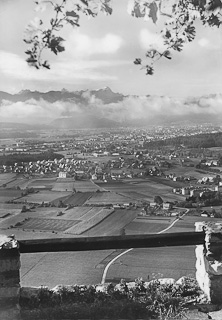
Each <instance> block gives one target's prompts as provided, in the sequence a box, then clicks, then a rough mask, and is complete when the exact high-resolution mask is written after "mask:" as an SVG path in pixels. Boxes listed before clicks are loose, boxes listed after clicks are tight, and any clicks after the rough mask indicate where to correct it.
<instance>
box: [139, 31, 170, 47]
mask: <svg viewBox="0 0 222 320" xmlns="http://www.w3.org/2000/svg"><path fill="white" fill-rule="evenodd" d="M139 42H140V45H141V47H142V48H143V49H146V50H148V49H152V48H155V49H157V50H160V51H161V50H164V40H163V38H162V37H161V35H160V34H156V33H153V32H151V31H149V30H148V29H141V30H140V33H139Z"/></svg>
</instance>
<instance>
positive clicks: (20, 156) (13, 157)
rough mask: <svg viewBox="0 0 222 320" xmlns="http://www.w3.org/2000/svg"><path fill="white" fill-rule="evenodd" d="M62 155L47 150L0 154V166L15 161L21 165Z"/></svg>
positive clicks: (9, 164) (59, 157)
mask: <svg viewBox="0 0 222 320" xmlns="http://www.w3.org/2000/svg"><path fill="white" fill-rule="evenodd" d="M61 158H63V155H61V154H58V153H54V152H51V151H50V150H49V151H46V152H42V153H36V154H32V153H14V154H9V155H3V156H0V166H2V165H5V166H13V165H14V164H15V163H17V164H18V165H22V164H23V163H27V162H36V161H42V160H54V159H61Z"/></svg>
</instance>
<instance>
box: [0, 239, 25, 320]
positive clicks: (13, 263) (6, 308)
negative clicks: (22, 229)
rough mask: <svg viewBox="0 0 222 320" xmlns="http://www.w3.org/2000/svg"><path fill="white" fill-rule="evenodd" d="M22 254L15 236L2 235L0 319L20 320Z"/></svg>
mask: <svg viewBox="0 0 222 320" xmlns="http://www.w3.org/2000/svg"><path fill="white" fill-rule="evenodd" d="M19 294H20V253H19V248H18V242H17V241H16V240H15V239H14V237H13V236H11V237H9V236H4V235H0V319H4V320H8V319H10V320H18V319H20V310H19Z"/></svg>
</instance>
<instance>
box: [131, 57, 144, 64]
mask: <svg viewBox="0 0 222 320" xmlns="http://www.w3.org/2000/svg"><path fill="white" fill-rule="evenodd" d="M141 62H142V60H141V59H140V58H136V59H135V60H134V61H133V63H134V64H141Z"/></svg>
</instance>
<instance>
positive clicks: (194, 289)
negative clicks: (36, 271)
mask: <svg viewBox="0 0 222 320" xmlns="http://www.w3.org/2000/svg"><path fill="white" fill-rule="evenodd" d="M202 294H203V293H202V291H201V290H200V288H199V287H198V285H197V282H196V280H195V279H191V278H188V277H185V278H184V281H183V283H182V284H181V283H174V284H161V283H160V281H159V280H152V281H150V282H149V283H145V282H144V281H143V280H142V279H140V278H139V279H136V280H135V283H134V285H133V286H129V284H127V283H126V282H125V281H124V280H121V282H120V284H119V285H117V286H115V285H113V284H112V283H111V284H109V285H108V286H106V287H105V288H104V290H102V291H100V290H98V287H97V286H92V285H90V286H78V285H74V286H59V287H58V288H57V290H49V289H48V288H47V287H42V288H40V290H39V291H38V294H37V295H34V296H30V297H22V296H21V298H20V306H21V314H22V319H24V320H26V319H27V320H31V319H36V320H37V319H41V320H42V319H95V320H96V319H169V318H170V317H171V318H172V317H180V316H182V315H184V314H185V313H186V311H187V306H188V304H189V303H190V302H191V301H192V303H194V302H195V301H196V302H197V301H198V300H199V299H200V297H201V295H202Z"/></svg>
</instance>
